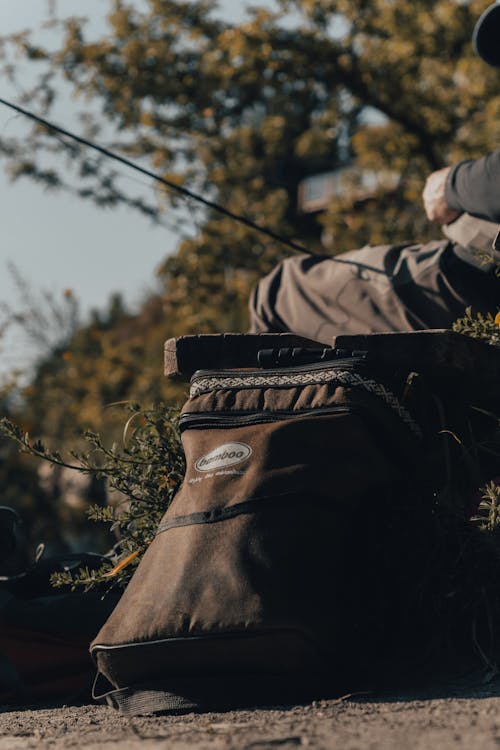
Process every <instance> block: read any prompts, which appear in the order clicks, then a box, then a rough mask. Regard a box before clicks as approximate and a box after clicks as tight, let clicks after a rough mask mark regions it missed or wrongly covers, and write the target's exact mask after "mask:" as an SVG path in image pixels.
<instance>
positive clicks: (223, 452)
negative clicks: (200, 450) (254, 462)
mask: <svg viewBox="0 0 500 750" xmlns="http://www.w3.org/2000/svg"><path fill="white" fill-rule="evenodd" d="M252 452H253V451H252V449H251V448H250V446H249V445H247V444H246V443H224V445H219V446H218V447H217V448H214V449H213V451H210V453H205V455H204V456H202V457H201V458H199V459H198V460H197V462H196V463H195V465H194V468H195V469H196V471H212V470H213V469H221V468H223V467H225V466H234V465H235V464H239V463H240V462H241V461H245V459H247V458H250V456H251V455H252Z"/></svg>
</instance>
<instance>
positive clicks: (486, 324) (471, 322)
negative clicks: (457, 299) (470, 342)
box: [453, 307, 500, 346]
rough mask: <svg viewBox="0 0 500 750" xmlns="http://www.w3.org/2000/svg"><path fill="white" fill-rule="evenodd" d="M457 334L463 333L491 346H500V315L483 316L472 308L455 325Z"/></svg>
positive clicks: (489, 314) (454, 328)
mask: <svg viewBox="0 0 500 750" xmlns="http://www.w3.org/2000/svg"><path fill="white" fill-rule="evenodd" d="M453 330H454V331H456V333H463V334H465V335H466V336H472V338H475V339H482V340H484V341H487V342H488V343H489V344H493V345H495V346H500V313H497V315H496V316H494V315H493V314H492V313H487V314H486V315H483V314H482V313H476V314H475V313H474V312H473V311H472V309H471V308H470V307H468V308H467V310H466V311H465V315H464V317H463V318H459V319H458V320H457V321H456V323H455V324H454V325H453Z"/></svg>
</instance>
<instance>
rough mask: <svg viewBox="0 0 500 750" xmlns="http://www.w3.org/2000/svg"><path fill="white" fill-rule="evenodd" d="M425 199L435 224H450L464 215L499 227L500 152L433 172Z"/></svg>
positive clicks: (428, 212)
mask: <svg viewBox="0 0 500 750" xmlns="http://www.w3.org/2000/svg"><path fill="white" fill-rule="evenodd" d="M422 198H423V201H424V207H425V212H426V214H427V218H428V219H429V220H430V221H433V222H435V223H436V224H449V223H450V222H452V221H453V220H454V219H456V218H457V217H458V216H460V214H461V213H468V214H471V215H472V216H477V217H479V218H480V219H486V220H488V221H494V222H496V223H500V150H499V151H494V152H493V153H491V154H488V155H487V156H484V157H483V158H482V159H477V160H476V161H462V162H459V163H458V164H455V165H454V166H453V167H445V169H439V170H438V171H437V172H433V173H432V174H430V175H429V177H428V178H427V182H426V184H425V188H424V192H423V194H422Z"/></svg>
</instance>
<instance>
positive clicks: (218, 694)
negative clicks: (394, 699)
mask: <svg viewBox="0 0 500 750" xmlns="http://www.w3.org/2000/svg"><path fill="white" fill-rule="evenodd" d="M332 356H334V353H332ZM180 424H181V430H182V439H183V446H184V450H185V454H186V462H187V469H186V475H185V478H184V482H183V484H182V486H181V488H180V490H179V492H178V494H177V495H176V497H175V498H174V501H173V502H172V505H171V506H170V508H169V509H168V511H167V513H166V514H165V516H164V518H163V520H162V521H161V523H160V525H159V528H158V532H157V536H156V538H155V540H154V541H153V543H152V544H151V546H150V548H149V549H148V550H147V552H146V554H145V556H144V559H143V560H142V561H141V563H140V565H139V567H138V569H137V571H136V573H135V574H134V576H133V578H132V580H131V582H130V584H129V586H128V588H127V589H126V591H125V593H124V595H123V597H122V599H121V600H120V602H119V604H118V606H117V607H116V609H115V610H114V612H113V613H112V615H111V616H110V618H109V620H108V621H107V622H106V624H105V625H104V627H103V628H102V629H101V631H100V632H99V634H98V635H97V637H96V639H95V640H94V642H93V644H92V646H91V652H92V654H93V657H94V659H95V661H96V663H97V666H98V672H99V675H98V680H97V683H96V692H99V691H100V686H101V684H102V685H104V684H105V685H107V689H108V690H109V692H108V693H107V695H106V697H107V700H108V703H109V704H110V705H113V706H115V707H117V708H119V709H120V710H122V711H123V712H125V713H128V714H138V713H149V712H154V711H164V710H169V709H192V708H195V707H201V708H211V707H217V706H220V705H223V706H224V707H227V706H228V705H237V704H242V703H246V704H248V703H249V702H250V703H253V704H255V703H261V704H262V703H266V702H267V703H269V702H279V703H283V702H285V701H286V700H288V699H293V700H295V699H296V698H297V697H298V696H299V695H301V696H303V695H304V693H306V694H310V691H315V690H317V686H318V685H319V684H322V683H323V682H324V680H325V678H326V679H327V681H328V683H329V684H330V685H331V686H332V685H339V684H341V680H343V679H344V677H345V674H346V673H347V672H348V671H349V670H351V669H352V666H353V663H354V654H355V653H356V648H354V649H353V648H351V646H352V644H353V642H357V643H358V647H359V643H360V641H361V640H362V638H360V633H365V634H366V632H368V631H369V630H370V629H371V628H372V626H373V628H375V627H376V625H375V624H374V623H375V619H376V618H374V617H371V615H370V613H369V612H368V610H369V605H367V604H366V602H365V601H363V602H361V603H360V598H361V599H363V596H361V595H360V587H362V581H363V580H364V579H366V575H365V576H364V575H363V570H360V564H361V563H360V562H359V559H360V555H359V547H360V540H359V537H358V536H357V525H358V524H357V519H358V518H360V517H363V514H364V512H365V510H364V509H371V512H373V509H375V510H376V509H377V507H378V505H379V504H382V503H384V502H386V500H387V497H389V496H390V497H394V495H395V494H396V495H397V493H398V492H399V491H400V489H401V487H402V486H404V484H405V482H406V481H407V479H408V475H409V474H411V472H412V471H413V467H414V465H415V463H416V461H417V456H418V452H419V445H420V439H421V432H420V428H419V426H418V424H417V423H416V421H415V419H414V418H413V417H412V415H411V414H410V413H409V412H408V411H407V410H406V409H405V408H404V407H403V406H402V405H401V402H400V400H398V398H397V397H396V396H395V395H394V393H393V392H391V390H390V389H389V388H388V387H386V386H385V385H384V384H383V383H382V382H381V381H380V379H378V378H374V377H373V376H372V374H371V373H370V370H369V369H368V368H367V364H366V362H365V360H364V358H363V357H362V356H350V357H349V356H347V357H345V358H343V357H340V358H336V359H334V360H333V361H326V362H320V363H318V364H306V365H303V366H291V367H284V368H283V367H276V368H271V369H254V370H241V371H238V370H224V371H220V372H216V371H204V372H198V373H195V375H194V377H193V379H192V382H191V394H190V398H189V400H188V401H187V403H186V405H185V406H184V408H183V410H182V415H181V421H180ZM363 565H364V566H365V569H366V565H367V563H366V559H365V562H364V563H363ZM368 573H369V571H368ZM357 650H358V651H359V648H358V649H357ZM342 684H345V683H342Z"/></svg>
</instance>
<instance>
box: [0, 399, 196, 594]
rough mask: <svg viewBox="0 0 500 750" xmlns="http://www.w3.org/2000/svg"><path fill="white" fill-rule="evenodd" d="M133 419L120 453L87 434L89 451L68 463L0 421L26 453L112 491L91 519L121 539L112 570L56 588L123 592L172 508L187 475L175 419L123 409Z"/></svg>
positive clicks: (68, 579)
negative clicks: (102, 483)
mask: <svg viewBox="0 0 500 750" xmlns="http://www.w3.org/2000/svg"><path fill="white" fill-rule="evenodd" d="M125 408H126V409H127V410H128V412H129V413H130V416H129V417H128V419H127V422H126V424H125V427H124V429H123V439H122V444H121V447H118V446H117V445H116V444H115V445H113V446H112V447H111V448H108V447H106V446H105V445H104V444H103V442H102V440H101V438H100V436H99V435H97V434H95V433H93V432H87V433H86V435H85V440H86V443H87V450H85V451H83V452H77V451H70V454H69V455H70V456H71V458H70V459H66V458H63V456H62V455H61V453H60V452H59V451H53V450H51V449H49V448H47V447H46V446H45V445H44V443H43V442H42V441H40V440H35V441H33V440H31V439H30V436H29V435H28V434H26V433H24V432H23V431H22V430H21V428H20V427H19V426H17V425H16V424H14V423H13V422H12V421H11V420H9V419H7V418H3V419H2V420H1V421H0V432H1V433H2V434H3V435H5V436H6V437H8V438H10V439H11V440H13V441H14V442H15V443H16V444H17V445H18V446H19V448H20V450H21V452H22V453H25V454H28V455H31V456H34V457H36V458H39V459H42V460H44V461H47V462H49V463H50V464H52V465H55V466H59V467H61V466H62V467H65V468H70V469H73V470H74V471H76V472H79V473H82V474H92V475H94V476H96V477H97V478H102V479H105V480H106V482H107V485H108V488H109V489H110V490H111V491H113V494H112V495H111V498H112V501H111V504H110V505H109V506H107V507H101V506H97V505H96V506H93V507H91V508H90V511H89V517H90V519H91V520H93V521H97V522H101V523H105V524H107V525H108V526H109V527H110V530H111V531H112V532H113V534H114V535H115V538H117V540H118V541H117V544H116V545H115V548H114V553H113V554H112V555H111V556H110V563H109V565H104V566H103V567H102V568H101V569H100V570H98V571H93V572H90V571H89V570H86V569H83V570H80V571H77V572H76V573H75V574H70V573H68V574H57V575H56V576H55V578H54V582H55V583H56V585H71V586H72V587H77V586H84V587H85V588H90V587H92V586H93V585H96V584H101V583H108V584H111V585H117V586H123V585H125V583H126V582H127V581H128V579H129V578H130V575H131V573H132V571H133V570H134V569H135V567H136V565H137V563H138V562H139V560H140V558H141V556H142V554H143V553H144V552H145V550H146V549H147V547H148V546H149V544H150V543H151V541H152V539H153V537H154V535H155V533H156V528H157V526H158V523H159V521H160V519H161V517H162V516H163V514H164V513H165V511H166V509H167V508H168V506H169V504H170V502H171V500H172V498H173V496H174V493H175V491H176V489H177V487H178V485H179V483H180V481H181V480H182V477H183V474H184V455H183V452H182V448H181V445H180V438H179V432H178V428H177V416H176V414H175V413H174V412H173V411H172V410H171V409H168V408H165V407H164V406H161V405H160V406H157V407H155V408H152V409H149V410H144V409H141V408H140V407H139V406H138V405H137V404H128V405H125Z"/></svg>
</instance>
